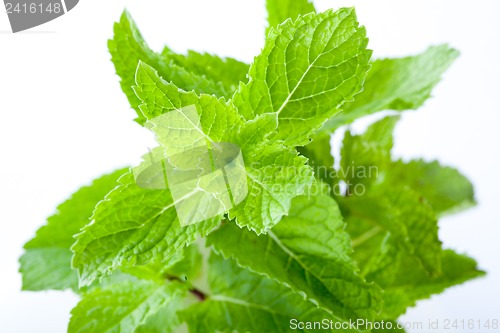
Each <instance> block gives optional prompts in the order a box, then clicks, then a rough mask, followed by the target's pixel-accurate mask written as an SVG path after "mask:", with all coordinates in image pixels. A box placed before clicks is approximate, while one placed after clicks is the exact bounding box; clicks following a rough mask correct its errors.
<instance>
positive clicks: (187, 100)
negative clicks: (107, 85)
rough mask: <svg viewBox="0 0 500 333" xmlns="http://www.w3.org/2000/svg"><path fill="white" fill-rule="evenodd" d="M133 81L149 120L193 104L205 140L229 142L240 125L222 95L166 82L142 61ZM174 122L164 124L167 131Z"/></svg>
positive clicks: (236, 116) (172, 128) (172, 127)
mask: <svg viewBox="0 0 500 333" xmlns="http://www.w3.org/2000/svg"><path fill="white" fill-rule="evenodd" d="M135 80H136V84H135V85H134V91H135V93H136V94H137V97H138V98H139V99H140V100H141V104H140V105H139V108H140V110H141V111H142V113H143V114H144V116H145V117H146V119H149V120H151V119H153V118H155V117H158V116H160V115H162V114H165V113H167V112H169V111H172V110H179V109H182V108H184V107H189V106H195V107H196V110H197V112H198V114H199V118H200V127H201V130H203V132H204V136H205V137H206V139H207V140H208V141H212V142H224V141H229V142H230V141H231V140H233V139H232V138H233V136H234V133H235V132H236V131H237V130H238V129H239V127H241V126H242V125H243V119H241V117H240V115H239V114H238V112H237V110H236V109H235V108H234V106H232V105H231V104H229V103H227V102H226V101H225V100H224V99H223V98H217V97H215V96H210V95H206V94H202V95H197V94H196V93H195V92H194V91H190V92H186V91H183V90H181V89H179V88H180V87H177V86H176V85H175V84H174V83H169V82H167V81H165V80H164V79H163V78H162V77H161V76H160V73H158V72H157V71H156V69H155V68H153V67H151V66H149V65H147V64H145V63H143V62H140V63H139V65H138V66H137V72H136V76H135ZM176 125H177V124H165V126H170V128H168V130H171V131H179V129H177V128H175V126H176ZM165 137H167V135H165ZM157 138H158V140H159V141H160V143H162V144H164V146H166V147H168V146H169V144H171V142H161V140H162V139H163V137H157ZM169 139H170V138H169Z"/></svg>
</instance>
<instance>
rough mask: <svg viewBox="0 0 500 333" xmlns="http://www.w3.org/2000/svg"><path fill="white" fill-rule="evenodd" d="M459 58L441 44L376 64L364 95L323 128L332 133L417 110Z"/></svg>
mask: <svg viewBox="0 0 500 333" xmlns="http://www.w3.org/2000/svg"><path fill="white" fill-rule="evenodd" d="M457 57H458V51H456V50H455V49H452V48H450V47H448V46H447V45H440V46H434V47H430V48H429V49H428V50H427V51H425V52H423V53H421V54H419V55H416V56H412V57H405V58H396V59H382V60H376V61H374V62H373V63H372V67H371V69H370V71H369V72H368V76H367V77H366V81H365V84H364V88H363V92H362V93H360V94H359V95H357V96H356V98H355V100H354V102H352V103H349V104H346V105H345V106H344V108H343V109H344V111H343V112H342V113H341V114H339V115H338V116H336V117H334V118H332V119H331V120H330V121H329V122H328V123H327V124H326V125H325V127H324V128H325V129H328V130H333V129H335V128H338V127H339V126H341V125H345V124H349V123H351V122H352V121H354V120H355V119H357V118H360V117H362V116H365V115H369V114H372V113H375V112H378V111H382V110H395V111H404V110H415V109H417V108H418V107H420V106H421V105H422V104H424V102H425V101H426V100H427V99H428V98H429V97H430V96H431V92H432V89H433V88H434V87H435V86H436V85H437V84H438V83H439V81H440V80H441V76H442V75H443V73H444V72H445V71H446V70H447V69H448V68H449V67H450V65H451V64H452V63H453V61H454V60H455V59H456V58H457Z"/></svg>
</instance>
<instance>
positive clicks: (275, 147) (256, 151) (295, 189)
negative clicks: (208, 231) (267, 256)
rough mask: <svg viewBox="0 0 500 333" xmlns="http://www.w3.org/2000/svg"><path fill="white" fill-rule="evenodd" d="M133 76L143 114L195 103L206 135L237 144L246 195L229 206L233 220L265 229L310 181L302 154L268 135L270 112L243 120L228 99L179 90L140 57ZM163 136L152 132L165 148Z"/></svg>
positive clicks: (272, 123) (168, 142)
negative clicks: (241, 159)
mask: <svg viewBox="0 0 500 333" xmlns="http://www.w3.org/2000/svg"><path fill="white" fill-rule="evenodd" d="M136 81H137V86H136V88H135V90H136V93H137V95H138V96H139V97H140V99H141V100H142V101H143V103H142V104H141V105H140V108H141V110H142V111H143V113H144V115H146V116H147V118H148V119H153V118H154V117H157V116H159V115H162V114H165V113H168V112H171V111H173V110H179V109H181V108H183V107H188V106H195V107H196V110H197V111H198V115H199V118H200V127H201V130H202V131H203V133H204V134H203V135H204V136H205V138H206V140H208V141H210V142H231V143H234V144H236V145H238V146H239V148H240V149H241V152H242V156H243V159H244V162H245V167H246V173H247V185H248V195H247V197H246V199H245V200H243V202H241V203H240V204H238V205H237V206H236V207H234V208H232V209H231V210H230V212H229V213H230V216H231V218H236V223H238V225H240V226H245V227H248V228H249V229H251V230H254V231H255V232H257V233H259V234H260V233H263V232H266V231H267V230H269V229H270V228H272V227H273V226H274V225H275V224H276V223H278V222H279V220H280V219H281V217H282V216H283V215H285V214H287V213H288V210H289V208H290V204H291V200H292V199H293V198H294V197H296V196H298V195H301V194H303V193H304V190H305V188H306V187H307V186H309V185H310V184H311V182H312V181H313V174H312V171H311V169H310V168H309V167H308V166H307V165H305V164H306V159H305V158H303V157H301V156H298V154H297V152H296V151H295V150H293V149H290V148H287V147H285V146H284V145H283V144H282V143H281V142H280V141H270V140H268V138H267V137H268V136H269V135H270V134H271V133H272V132H273V130H274V129H276V126H277V118H276V115H275V114H263V115H260V116H258V117H256V118H254V119H252V120H250V121H247V122H245V121H244V120H243V119H242V118H241V116H240V115H239V113H238V111H237V110H236V109H235V108H234V106H233V105H232V104H231V103H228V102H225V101H224V100H223V99H217V98H215V97H214V96H209V95H203V94H202V95H200V96H198V95H196V94H195V93H194V92H184V91H182V90H179V88H177V87H176V86H175V85H174V84H172V83H167V82H165V81H164V80H163V79H162V78H160V77H159V76H158V72H156V71H155V70H154V69H153V68H152V67H150V66H148V65H146V64H143V63H141V64H140V65H139V67H138V69H137V75H136ZM175 125H176V124H165V125H164V127H163V128H162V130H163V131H165V133H170V134H172V133H177V131H179V130H178V129H176V128H175ZM167 131H168V132H167ZM172 135H173V134H172ZM165 137H166V139H164V138H162V137H158V141H159V142H160V143H161V144H162V145H163V146H164V147H166V149H169V148H168V147H169V146H171V144H172V142H171V140H170V139H168V138H169V137H170V135H169V136H165Z"/></svg>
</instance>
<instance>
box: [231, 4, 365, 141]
mask: <svg viewBox="0 0 500 333" xmlns="http://www.w3.org/2000/svg"><path fill="white" fill-rule="evenodd" d="M367 43H368V40H367V38H366V32H365V29H364V28H363V27H359V24H358V22H357V19H356V14H355V12H354V9H352V8H344V9H340V10H338V11H336V12H333V11H327V12H324V13H321V14H317V15H316V14H312V13H311V14H308V15H305V16H302V17H299V18H298V19H297V20H296V21H291V20H288V21H286V22H285V23H283V24H282V25H280V26H278V27H277V28H273V29H271V31H270V32H269V35H268V38H267V39H266V44H265V46H264V49H263V50H262V53H261V54H260V55H259V56H257V57H256V58H255V61H254V63H253V64H252V65H251V67H250V72H249V80H250V81H249V82H248V83H247V84H241V85H240V89H239V90H238V91H237V93H236V94H235V97H234V103H235V105H236V106H237V108H238V110H239V111H240V113H241V114H242V115H243V116H244V117H245V118H246V119H253V118H254V117H255V116H256V115H259V114H264V113H276V114H277V115H278V119H279V128H278V133H277V134H276V135H275V136H274V139H276V140H284V141H285V142H286V144H287V145H289V146H301V145H305V144H307V143H308V142H309V138H310V136H311V135H312V134H313V133H314V132H315V131H316V130H318V129H319V128H320V127H321V126H322V125H323V123H325V122H326V121H327V120H328V119H330V118H331V117H332V116H333V115H335V114H336V113H338V112H339V108H340V106H341V105H342V104H344V103H345V102H346V101H350V100H352V98H353V96H354V95H355V94H357V93H358V92H359V91H360V90H361V87H362V83H363V81H364V77H365V74H366V71H367V70H368V68H369V65H368V62H369V58H370V55H371V52H370V51H368V50H367V49H366V45H367Z"/></svg>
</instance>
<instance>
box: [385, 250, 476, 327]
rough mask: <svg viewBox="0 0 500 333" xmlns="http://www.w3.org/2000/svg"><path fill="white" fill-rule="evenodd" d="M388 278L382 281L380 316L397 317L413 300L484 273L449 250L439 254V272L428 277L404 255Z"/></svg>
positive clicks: (428, 295)
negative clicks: (382, 292) (382, 295)
mask: <svg viewBox="0 0 500 333" xmlns="http://www.w3.org/2000/svg"><path fill="white" fill-rule="evenodd" d="M394 266H395V267H398V269H397V271H396V272H395V273H394V276H393V278H392V280H393V281H391V282H390V283H388V284H384V281H379V282H378V283H381V284H382V287H383V288H384V308H383V311H382V313H381V315H380V317H381V318H389V319H390V318H397V317H398V316H400V315H401V314H404V313H405V312H406V309H407V308H408V307H410V306H414V305H415V303H416V301H417V300H421V299H425V298H429V297H430V296H431V295H433V294H439V293H441V292H443V291H444V290H445V289H446V288H449V287H451V286H454V285H458V284H461V283H464V282H466V281H468V280H471V279H475V278H478V277H481V276H484V274H485V273H484V272H483V271H481V270H479V269H478V268H477V263H476V262H475V261H474V260H473V259H471V258H469V257H467V256H465V255H460V254H457V253H455V252H454V251H452V250H444V251H443V253H442V273H441V274H440V275H438V276H434V277H431V276H429V275H428V274H427V273H426V272H425V271H424V270H421V269H418V265H415V261H414V260H413V259H412V258H411V257H404V258H403V259H402V260H401V262H400V263H399V264H397V265H394Z"/></svg>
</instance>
